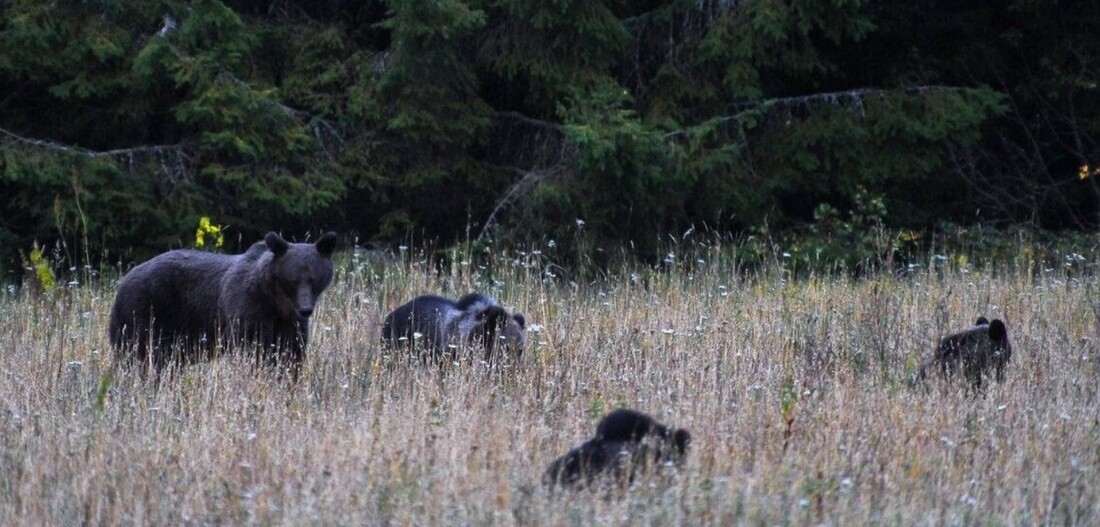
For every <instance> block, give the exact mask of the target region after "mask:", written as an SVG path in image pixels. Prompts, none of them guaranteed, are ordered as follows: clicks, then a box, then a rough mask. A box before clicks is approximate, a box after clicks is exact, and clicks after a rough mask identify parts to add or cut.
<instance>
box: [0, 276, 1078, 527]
mask: <svg viewBox="0 0 1100 527" xmlns="http://www.w3.org/2000/svg"><path fill="white" fill-rule="evenodd" d="M513 256H514V255H513ZM537 258H538V256H531V255H527V256H522V255H521V256H519V257H515V258H514V259H509V258H507V257H500V258H499V259H498V260H497V261H496V265H495V266H493V267H492V269H496V271H495V272H494V273H493V274H491V275H490V274H489V271H488V270H486V269H484V268H480V267H477V266H471V265H462V264H461V263H460V264H459V265H456V266H455V268H454V270H453V271H449V272H447V273H443V274H435V273H432V272H429V271H427V270H426V269H425V266H424V265H422V264H418V263H415V262H414V263H411V264H407V265H389V266H379V265H374V264H367V263H364V262H359V261H351V260H350V259H349V260H347V261H345V262H344V263H343V264H342V265H341V266H340V267H341V269H340V271H339V273H338V276H337V279H336V280H335V282H334V284H333V286H332V287H331V288H330V289H329V290H328V291H327V292H326V293H325V295H324V297H323V298H322V301H321V304H320V306H319V309H318V313H317V315H316V318H315V320H314V322H313V330H314V335H313V340H312V342H311V343H310V349H309V359H308V368H307V371H306V373H305V376H304V378H303V381H302V382H301V383H300V384H298V385H297V386H288V385H287V384H285V383H283V382H281V381H279V380H276V379H274V378H272V376H271V375H267V374H266V373H263V372H252V371H251V370H250V369H249V368H248V366H247V365H246V364H244V363H242V362H241V361H239V360H233V359H232V358H230V357H226V358H223V359H221V360H218V361H215V362H212V363H209V364H203V365H197V366H193V367H190V368H188V369H186V370H185V372H184V373H183V374H182V375H179V376H178V377H176V378H174V379H171V380H169V381H167V382H163V383H162V384H161V386H160V387H159V389H155V387H154V386H152V385H151V384H150V383H149V382H146V381H144V380H142V379H141V377H140V376H135V375H129V376H118V377H117V378H116V377H113V376H112V370H111V368H110V357H109V355H110V354H109V351H108V350H107V337H106V331H105V327H106V323H107V313H108V310H109V307H110V304H111V302H112V299H113V294H114V291H113V286H114V284H113V282H110V281H103V283H91V284H86V285H82V286H77V287H71V288H69V289H68V290H66V291H64V292H62V293H59V294H57V295H55V297H54V298H49V297H48V295H44V294H42V293H41V292H34V291H32V290H30V288H27V289H25V290H24V291H22V292H18V293H11V292H9V293H7V294H6V296H4V297H3V299H2V301H0V319H2V320H3V323H2V326H0V401H2V403H0V405H2V407H0V524H4V525H15V524H28V525H77V524H158V525H177V524H246V523H256V524H292V525H302V524H362V525H380V524H381V525H489V524H493V525H496V524H499V525H512V524H531V525H588V524H610V525H669V524H683V525H706V524H711V525H730V524H754V525H755V524H760V525H780V524H796V525H804V524H820V523H825V524H832V525H865V524H890V525H895V524H900V525H912V524H921V525H945V524H1049V523H1056V524H1059V525H1073V524H1077V525H1089V524H1093V525H1095V524H1096V523H1098V522H1100V511H1098V509H1097V507H1098V505H1097V503H1098V502H1100V500H1098V498H1100V473H1098V470H1100V421H1098V419H1100V404H1098V403H1100V400H1098V397H1097V394H1098V391H1100V382H1098V381H1100V371H1098V362H1097V360H1098V359H1097V354H1098V346H1097V344H1096V342H1097V338H1098V336H1100V334H1098V332H1097V320H1096V318H1095V316H1094V314H1093V312H1092V309H1091V307H1090V298H1089V294H1088V293H1087V288H1086V285H1087V284H1086V283H1085V282H1082V281H1078V280H1066V279H1065V278H1064V275H1060V274H1059V273H1045V272H1040V273H1038V274H1034V273H1027V272H1014V271H1006V272H1002V273H992V272H988V273H979V272H977V271H974V272H969V273H966V272H962V271H959V270H946V271H941V272H936V273H924V274H918V275H917V276H912V277H908V278H905V279H893V278H888V277H883V278H873V279H866V280H860V281H855V280H847V279H820V278H810V279H805V280H800V281H792V282H789V283H787V282H785V281H783V280H780V279H778V278H775V274H774V273H768V272H761V273H758V274H751V275H748V276H746V275H745V274H743V273H742V274H739V273H735V272H733V271H731V270H730V269H731V266H730V265H729V262H723V261H722V260H720V258H719V257H718V256H715V255H713V254H704V255H703V257H702V259H703V260H704V261H705V262H707V261H708V259H710V260H713V261H711V262H708V263H706V264H704V265H703V266H701V267H700V268H699V269H696V270H694V271H687V270H680V271H673V272H670V273H662V272H655V271H651V270H645V269H642V270H640V271H638V273H639V274H638V275H635V276H634V277H633V278H631V277H630V276H629V273H627V272H624V273H622V275H623V277H622V278H612V279H608V280H601V281H597V282H593V283H587V284H574V283H571V282H569V281H568V280H564V279H561V278H560V277H558V278H549V277H548V276H547V275H546V274H545V273H544V272H543V270H544V269H545V266H543V265H542V264H541V262H537V261H535V259H537ZM527 264H530V265H527ZM1056 274H1059V276H1061V278H1059V277H1056V276H1055V275H1056ZM1088 280H1092V281H1094V282H1095V279H1092V278H1090V279H1088ZM469 290H480V291H484V292H487V293H490V294H493V295H495V296H497V297H498V298H499V299H500V300H501V301H502V302H503V303H505V304H506V305H507V306H510V307H513V308H516V309H518V310H519V311H522V312H524V313H525V314H526V315H527V319H528V321H529V323H531V324H535V325H537V327H540V328H541V329H540V330H539V331H537V332H533V333H531V338H530V342H531V343H532V345H531V346H530V348H529V349H528V353H527V355H526V356H525V358H524V361H523V364H522V365H521V366H520V367H510V368H500V369H496V370H492V371H487V370H486V368H485V367H484V365H481V364H476V363H475V364H469V363H463V364H458V365H455V366H452V367H450V368H448V369H447V371H440V370H438V369H435V368H431V367H423V366H420V365H418V364H416V363H412V362H410V361H408V360H404V358H403V357H392V356H387V355H384V354H383V353H382V350H380V348H379V345H378V342H377V341H378V333H379V322H380V320H381V317H382V316H383V315H384V314H385V312H386V311H387V310H388V309H392V308H394V307H396V306H397V305H399V304H400V303H402V302H404V301H405V300H407V299H409V298H411V297H413V296H415V295H417V294H420V293H424V292H440V293H445V294H452V295H455V294H461V293H463V292H466V291H469ZM978 315H986V316H989V317H990V318H993V317H1001V318H1004V319H1005V320H1006V321H1007V323H1008V327H1009V334H1010V336H1011V338H1012V339H1013V343H1014V347H1015V354H1014V356H1013V360H1014V362H1013V364H1012V365H1011V366H1010V369H1009V375H1008V380H1007V382H1006V383H1004V384H1003V385H995V386H992V387H991V388H990V389H989V390H987V391H986V393H984V394H983V395H979V396H972V395H967V393H966V392H965V390H964V389H963V386H962V385H961V384H957V385H945V384H944V383H942V382H939V381H937V382H933V383H930V385H929V387H928V388H911V387H909V386H908V385H907V383H906V379H907V377H908V375H909V374H911V373H912V372H913V370H914V369H915V367H916V366H917V362H918V360H922V359H924V358H926V357H927V356H928V355H929V354H930V353H931V350H932V348H933V346H934V345H935V342H936V339H937V338H938V337H939V336H941V335H943V334H945V333H947V332H950V331H952V330H954V329H957V328H959V327H964V326H966V325H968V324H969V323H970V322H972V321H973V319H974V318H976V317H977V316H978ZM618 405H628V406H631V407H634V408H637V409H640V410H643V411H647V412H650V413H652V414H654V415H655V416H656V417H658V418H659V419H660V420H662V421H664V422H666V423H668V424H672V425H676V426H683V427H686V428H688V429H690V430H691V432H692V434H693V436H694V437H695V443H694V448H693V450H692V452H691V454H690V455H689V459H688V463H687V465H686V467H685V470H684V471H683V472H682V473H681V474H680V477H679V478H678V479H676V480H675V483H674V484H672V485H671V486H661V485H648V484H642V485H638V486H636V488H634V489H632V490H630V491H629V492H628V493H627V494H626V496H624V497H622V498H621V499H607V498H606V497H604V496H600V495H595V494H584V493H582V494H565V495H561V494H558V495H553V496H551V495H548V494H547V493H546V492H545V491H544V490H543V489H542V488H541V487H539V485H538V481H539V478H540V476H541V473H542V470H543V469H544V467H545V466H546V464H547V463H549V462H550V461H551V460H552V459H553V458H554V457H555V456H557V455H559V454H561V453H564V452H565V451H566V450H567V449H569V448H570V447H572V446H574V445H576V444H578V443H580V442H581V441H583V440H584V439H585V438H586V437H588V436H589V435H591V433H592V430H593V428H594V424H595V421H596V420H597V419H598V418H599V417H600V416H601V415H602V414H603V413H604V412H606V411H608V410H610V409H612V408H614V407H616V406H618ZM788 436H789V437H788ZM785 443H786V446H784V445H785Z"/></svg>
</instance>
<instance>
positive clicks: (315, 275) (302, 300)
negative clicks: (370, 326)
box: [109, 232, 336, 380]
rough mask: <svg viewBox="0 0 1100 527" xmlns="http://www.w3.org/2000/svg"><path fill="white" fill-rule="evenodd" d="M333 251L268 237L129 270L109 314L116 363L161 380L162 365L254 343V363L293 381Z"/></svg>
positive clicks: (330, 240) (328, 243) (325, 240)
mask: <svg viewBox="0 0 1100 527" xmlns="http://www.w3.org/2000/svg"><path fill="white" fill-rule="evenodd" d="M335 248H336V235H335V234H334V233H331V232H327V233H325V234H324V235H323V236H321V238H320V239H319V240H317V242H316V243H312V244H311V243H287V242H286V241H285V240H283V238H282V237H280V236H279V235H278V234H275V233H274V232H269V233H268V234H267V236H265V237H264V240H263V241H262V242H256V243H255V244H253V245H252V247H250V248H249V249H248V251H246V252H245V253H244V254H238V255H223V254H213V253H208V252H202V251H191V250H175V251H169V252H167V253H164V254H161V255H159V256H156V257H154V258H153V259H151V260H149V261H147V262H145V263H142V264H141V265H138V266H137V267H134V268H133V269H132V270H131V271H130V272H129V273H127V274H126V276H124V277H123V278H122V279H121V280H119V283H118V294H117V295H116V297H115V303H114V305H113V306H112V307H111V320H110V328H109V332H110V339H111V346H112V347H113V348H114V350H115V357H116V360H118V359H122V360H127V361H128V362H129V363H131V364H133V363H137V364H140V365H142V367H145V366H148V365H152V366H153V367H154V368H155V369H156V371H157V373H158V374H159V373H160V372H161V371H162V370H163V369H164V367H165V366H167V365H168V364H169V363H175V364H177V365H180V366H182V365H184V364H187V363H189V362H195V361H199V360H206V359H209V358H211V357H213V356H214V354H215V353H216V351H218V350H219V348H222V347H226V346H230V347H237V346H241V345H246V344H248V345H250V344H254V345H256V346H257V348H256V357H255V358H256V360H257V362H262V363H264V364H266V365H268V366H272V367H275V368H277V369H278V371H279V373H280V374H282V373H283V372H284V371H285V372H289V373H290V375H291V376H292V377H293V378H294V379H295V380H297V379H298V375H299V373H300V369H301V364H302V362H303V360H304V358H305V347H306V343H307V341H308V340H309V317H310V315H311V314H313V310H314V308H315V307H316V303H317V300H318V297H320V295H321V292H322V291H324V290H325V288H326V287H328V284H329V282H331V281H332V252H333V250H334V249H335Z"/></svg>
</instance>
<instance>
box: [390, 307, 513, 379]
mask: <svg viewBox="0 0 1100 527" xmlns="http://www.w3.org/2000/svg"><path fill="white" fill-rule="evenodd" d="M526 327H527V322H526V320H525V319H524V317H523V315H522V314H520V313H512V314H509V313H508V311H507V310H505V309H504V308H503V307H501V305H500V304H498V303H497V301H496V300H493V299H492V298H491V297H488V296H486V295H483V294H480V293H470V294H468V295H466V296H464V297H462V298H459V299H458V300H457V301H455V300H451V299H449V298H443V297H440V296H434V295H424V296H418V297H416V298H414V299H412V300H411V301H409V302H408V303H406V304H405V305H402V306H401V307H399V308H397V309H395V310H393V312H391V313H390V314H388V315H386V318H385V320H384V321H383V323H382V340H383V341H384V342H386V343H387V344H389V345H390V346H394V347H396V346H401V345H404V346H407V347H409V348H412V347H415V346H417V345H420V346H423V348H424V349H425V350H426V351H427V352H428V353H429V354H430V356H431V357H432V358H433V359H436V360H439V359H441V358H442V357H443V352H444V351H445V350H455V349H457V348H458V347H460V346H465V347H471V348H475V349H484V352H485V355H484V359H485V361H486V362H490V363H491V362H492V361H493V359H494V354H495V351H496V350H497V349H498V348H504V349H503V352H504V353H507V354H508V355H509V356H510V357H512V358H513V359H516V360H518V359H519V358H520V357H521V356H522V355H523V348H524V347H525V346H526V344H527V333H526ZM452 353H453V351H452Z"/></svg>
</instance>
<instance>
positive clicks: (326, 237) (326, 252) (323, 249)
mask: <svg viewBox="0 0 1100 527" xmlns="http://www.w3.org/2000/svg"><path fill="white" fill-rule="evenodd" d="M313 246H314V247H316V248H317V252H319V253H321V256H324V257H326V258H327V257H329V256H332V251H334V250H336V233H335V232H332V231H329V232H326V233H324V234H322V235H321V239H320V240H317V243H315V244H313Z"/></svg>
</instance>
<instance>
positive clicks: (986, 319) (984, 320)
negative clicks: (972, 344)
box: [974, 317, 989, 326]
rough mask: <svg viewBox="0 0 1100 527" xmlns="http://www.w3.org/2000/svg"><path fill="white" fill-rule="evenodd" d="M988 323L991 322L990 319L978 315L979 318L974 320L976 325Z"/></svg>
mask: <svg viewBox="0 0 1100 527" xmlns="http://www.w3.org/2000/svg"><path fill="white" fill-rule="evenodd" d="M986 324H989V319H988V318H985V317H978V320H975V321H974V325H975V326H984V325H986Z"/></svg>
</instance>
